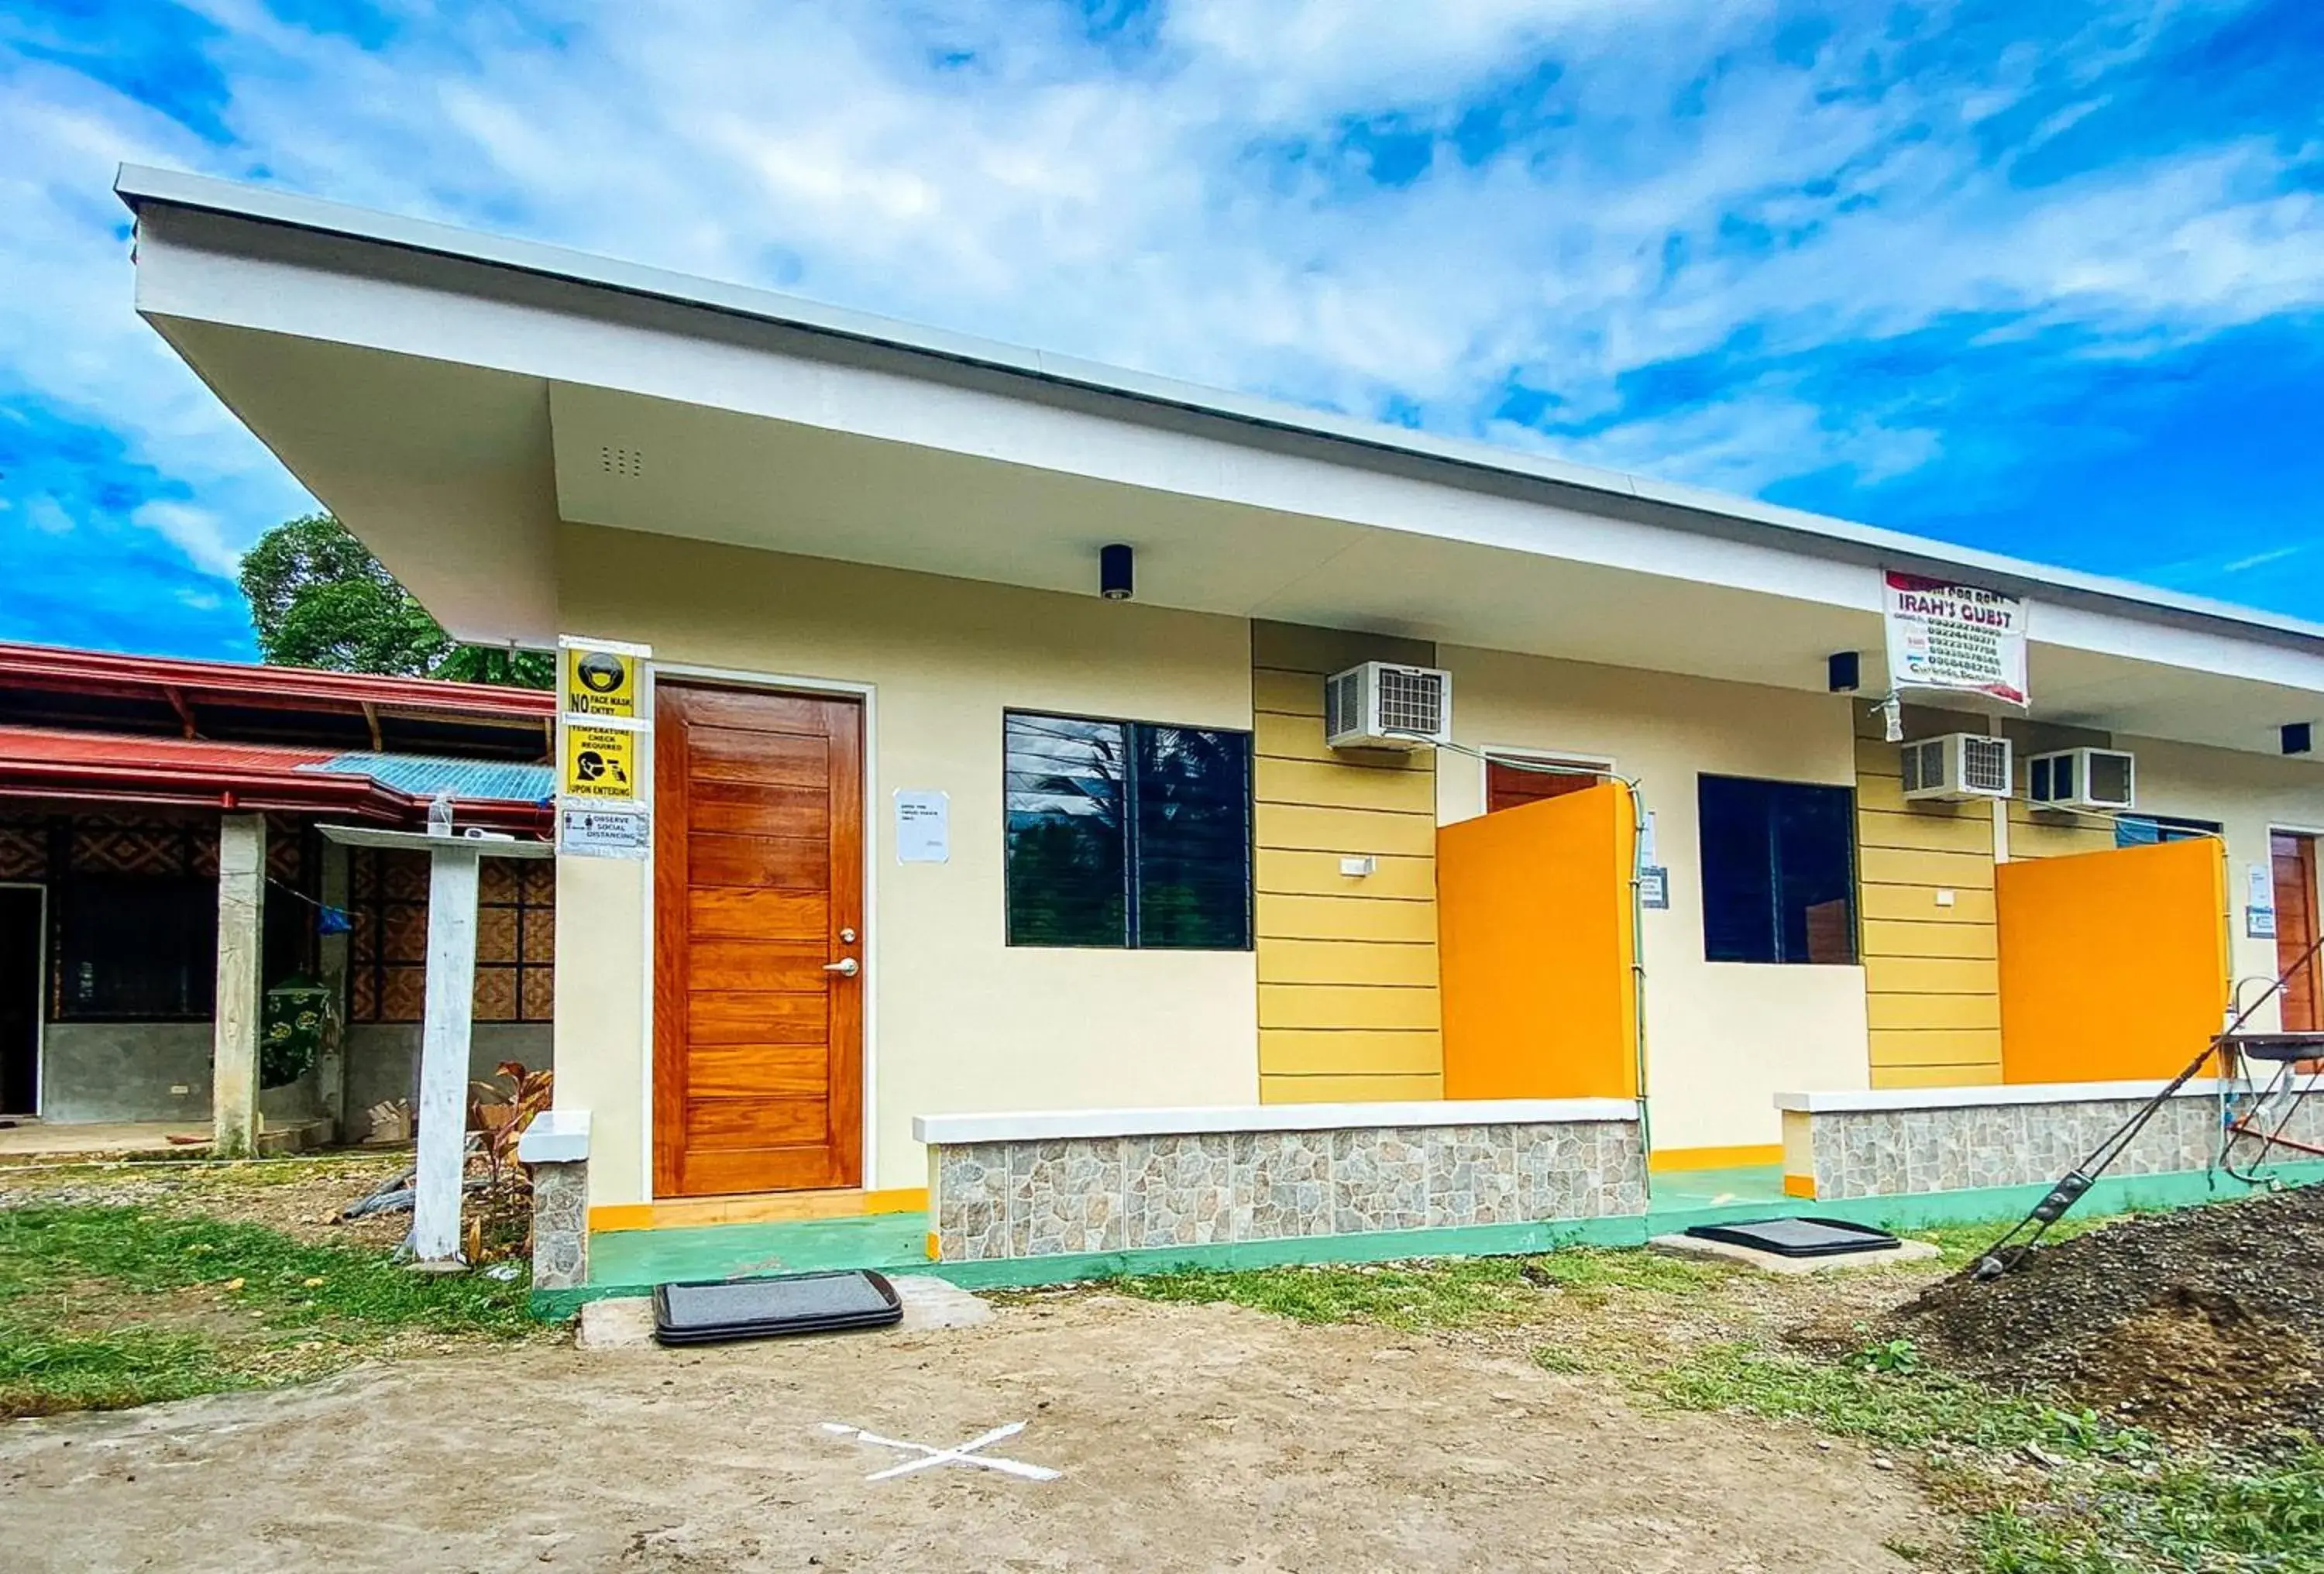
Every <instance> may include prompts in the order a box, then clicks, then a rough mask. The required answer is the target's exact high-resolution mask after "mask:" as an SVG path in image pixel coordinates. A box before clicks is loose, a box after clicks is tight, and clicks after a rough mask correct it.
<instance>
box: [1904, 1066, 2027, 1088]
mask: <svg viewBox="0 0 2324 1574" xmlns="http://www.w3.org/2000/svg"><path fill="white" fill-rule="evenodd" d="M2000 1084H2001V1063H2000V1062H1999V1061H1997V1060H1996V1061H1992V1062H1990V1063H1986V1064H1983V1065H1959V1066H1874V1067H1873V1068H1872V1085H1873V1086H1874V1087H1876V1088H1992V1087H1998V1086H2000Z"/></svg>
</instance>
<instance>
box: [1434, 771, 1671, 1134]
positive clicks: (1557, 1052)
mask: <svg viewBox="0 0 2324 1574" xmlns="http://www.w3.org/2000/svg"><path fill="white" fill-rule="evenodd" d="M1636 844H1637V830H1636V827H1635V825H1634V824H1633V822H1632V818H1631V809H1630V800H1629V795H1628V793H1627V792H1626V791H1625V790H1624V789H1623V788H1622V787H1619V786H1618V785H1616V784H1614V783H1610V782H1609V783H1605V784H1601V785H1600V786H1597V787H1589V788H1586V789H1584V790H1582V791H1581V792H1577V793H1566V794H1563V795H1561V796H1557V797H1554V798H1545V799H1542V800H1541V801H1539V802H1537V803H1531V804H1526V805H1520V806H1518V807H1517V808H1513V809H1504V810H1501V811H1499V812H1498V813H1495V814H1490V815H1480V816H1479V817H1478V818H1476V819H1473V820H1464V821H1462V823H1461V824H1457V825H1446V826H1444V827H1443V828H1442V829H1441V830H1439V831H1438V832H1437V833H1436V923H1437V952H1438V962H1437V965H1438V970H1439V977H1440V980H1441V983H1440V989H1441V991H1442V1002H1443V1032H1444V1096H1445V1097H1446V1098H1448V1099H1583V1098H1618V1099H1628V1098H1635V1097H1636V1096H1637V1050H1636V1045H1637V997H1636V995H1635V994H1634V993H1633V992H1632V984H1631V971H1630V970H1631V963H1632V962H1633V960H1634V958H1635V957H1636V955H1637V943H1636V935H1635V934H1633V932H1632V927H1631V918H1632V915H1631V906H1630V871H1631V869H1632V866H1633V861H1634V859H1635V848H1636Z"/></svg>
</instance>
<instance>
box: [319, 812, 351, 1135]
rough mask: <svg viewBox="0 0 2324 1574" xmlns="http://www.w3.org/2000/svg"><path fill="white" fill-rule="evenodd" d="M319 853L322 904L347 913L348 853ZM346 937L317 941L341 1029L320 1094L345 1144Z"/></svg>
mask: <svg viewBox="0 0 2324 1574" xmlns="http://www.w3.org/2000/svg"><path fill="white" fill-rule="evenodd" d="M319 851H320V852H321V855H322V860H323V870H322V873H323V878H322V882H321V883H322V903H323V906H325V907H337V908H338V909H339V910H340V911H341V912H345V911H346V907H347V899H348V878H347V877H348V868H347V850H346V848H345V847H344V846H342V845H341V844H339V843H338V842H322V843H321V844H320V847H319ZM350 938H351V937H350V936H348V935H345V934H326V935H323V936H322V937H321V938H320V939H318V941H317V942H316V971H318V972H319V973H320V974H322V983H323V986H324V987H325V988H326V989H327V990H330V992H331V1006H332V1011H333V1014H334V1015H335V1016H336V1017H337V1026H334V1028H333V1029H332V1031H331V1032H330V1033H329V1034H328V1035H327V1036H326V1037H325V1038H324V1040H323V1047H322V1050H321V1051H320V1053H318V1054H317V1056H316V1059H315V1081H316V1082H317V1084H318V1086H317V1091H318V1093H319V1094H320V1096H321V1099H322V1104H323V1118H325V1119H327V1120H328V1121H329V1122H330V1123H331V1140H332V1141H334V1142H345V1141H346V1140H347V1139H348V1137H350V1136H351V1135H352V1134H351V1133H350V1132H349V1131H348V1130H347V1021H346V1019H347V1007H348V1005H349V1001H348V999H347V956H348V949H349V948H348V944H347V942H348V940H349V939H350Z"/></svg>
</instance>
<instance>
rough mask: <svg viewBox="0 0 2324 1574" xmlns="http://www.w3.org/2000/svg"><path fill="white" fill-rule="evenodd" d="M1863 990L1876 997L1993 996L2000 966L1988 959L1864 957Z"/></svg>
mask: <svg viewBox="0 0 2324 1574" xmlns="http://www.w3.org/2000/svg"><path fill="white" fill-rule="evenodd" d="M1864 987H1865V989H1866V990H1868V991H1869V992H1871V993H1873V994H1876V995H1989V994H1997V993H1999V992H2000V990H2001V964H2000V963H1999V962H1996V961H1995V960H1994V959H1993V958H1992V957H1989V956H1987V957H1960V956H1942V957H1938V956H1868V957H1867V958H1865V959H1864Z"/></svg>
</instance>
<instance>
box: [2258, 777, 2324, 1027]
mask: <svg viewBox="0 0 2324 1574" xmlns="http://www.w3.org/2000/svg"><path fill="white" fill-rule="evenodd" d="M2278 836H2297V837H2301V838H2302V839H2304V840H2305V841H2307V842H2310V843H2311V844H2313V845H2314V847H2315V849H2316V870H2317V875H2316V878H2317V883H2318V885H2319V887H2324V826H2316V825H2301V824H2285V823H2284V822H2282V821H2280V820H2270V821H2269V822H2268V823H2267V846H2268V852H2267V865H2268V869H2269V870H2270V871H2271V878H2272V875H2273V870H2274V868H2275V839H2276V838H2277V837H2278ZM2308 899H2309V901H2310V904H2311V906H2310V912H2311V913H2312V914H2313V915H2314V916H2315V917H2316V919H2317V921H2318V922H2319V923H2324V888H2319V889H2318V890H2313V891H2310V892H2309V893H2308ZM2281 921H2282V920H2281V918H2279V919H2278V922H2281ZM2267 944H2268V960H2269V962H2270V964H2271V966H2270V971H2269V976H2270V977H2273V976H2274V972H2273V964H2274V961H2275V942H2274V941H2273V940H2271V941H2269V942H2268V943H2267ZM2318 1004H2319V1006H2324V1001H2319V1002H2318Z"/></svg>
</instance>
